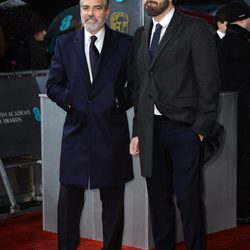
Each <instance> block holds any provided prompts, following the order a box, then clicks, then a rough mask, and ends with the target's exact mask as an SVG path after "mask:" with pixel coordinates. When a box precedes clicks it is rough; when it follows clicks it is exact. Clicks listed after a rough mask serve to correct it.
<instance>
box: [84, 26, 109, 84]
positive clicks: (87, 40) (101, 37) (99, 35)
mask: <svg viewBox="0 0 250 250" xmlns="http://www.w3.org/2000/svg"><path fill="white" fill-rule="evenodd" d="M91 36H93V35H92V34H90V33H89V32H88V31H87V30H86V29H85V30H84V44H85V48H84V49H85V55H86V59H87V64H88V69H89V76H90V82H91V83H92V82H93V76H92V71H91V66H90V59H89V47H90V42H91V40H90V37H91ZM95 36H96V37H97V40H96V41H95V46H96V48H97V49H98V51H99V54H101V51H102V46H103V41H104V36H105V28H104V27H103V28H102V29H101V30H100V31H98V32H97V33H96V34H95Z"/></svg>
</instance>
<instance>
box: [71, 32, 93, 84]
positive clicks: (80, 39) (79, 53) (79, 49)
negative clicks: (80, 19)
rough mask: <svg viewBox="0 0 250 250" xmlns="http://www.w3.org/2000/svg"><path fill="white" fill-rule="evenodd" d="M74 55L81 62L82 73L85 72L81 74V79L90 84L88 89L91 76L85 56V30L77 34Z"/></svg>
mask: <svg viewBox="0 0 250 250" xmlns="http://www.w3.org/2000/svg"><path fill="white" fill-rule="evenodd" d="M73 48H74V53H75V54H76V57H77V59H78V61H79V67H80V71H79V72H83V73H82V74H79V75H80V76H81V77H83V78H84V81H83V82H88V84H87V87H88V86H89V85H90V76H89V69H88V64H87V59H86V55H85V42H84V29H83V28H82V29H81V30H80V31H78V32H77V33H76V36H75V39H74V47H73Z"/></svg>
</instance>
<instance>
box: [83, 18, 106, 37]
mask: <svg viewBox="0 0 250 250" xmlns="http://www.w3.org/2000/svg"><path fill="white" fill-rule="evenodd" d="M89 20H91V21H89ZM104 24H105V21H103V22H101V23H100V22H98V20H97V19H96V18H95V17H92V16H91V17H89V18H87V19H82V25H83V26H84V27H85V28H86V30H87V31H88V32H89V33H96V32H98V31H99V30H100V29H101V28H102V27H103V26H104Z"/></svg>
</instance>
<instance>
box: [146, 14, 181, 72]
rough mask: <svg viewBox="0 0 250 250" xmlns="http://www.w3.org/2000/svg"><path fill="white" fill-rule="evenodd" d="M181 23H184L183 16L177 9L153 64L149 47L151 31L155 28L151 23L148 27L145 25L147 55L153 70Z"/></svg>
mask: <svg viewBox="0 0 250 250" xmlns="http://www.w3.org/2000/svg"><path fill="white" fill-rule="evenodd" d="M181 23H182V14H181V13H180V12H179V11H178V10H177V9H175V13H174V15H173V17H172V19H171V21H170V23H169V26H168V27H167V29H166V31H165V34H164V35H163V37H162V39H161V41H160V44H159V47H158V50H157V52H156V54H155V57H154V59H153V61H152V62H151V58H150V55H149V45H150V38H151V30H152V27H153V22H152V21H151V22H150V23H149V24H148V25H145V27H144V29H145V33H146V41H147V44H146V49H147V53H146V54H147V57H148V59H149V61H150V62H151V68H152V66H153V65H154V64H155V62H156V61H157V59H158V57H159V56H160V54H161V52H162V50H163V49H164V48H165V47H166V46H167V44H168V43H169V41H170V40H171V38H172V36H173V35H174V33H175V32H176V30H177V28H178V26H179V25H180V24H181ZM148 59H147V60H148Z"/></svg>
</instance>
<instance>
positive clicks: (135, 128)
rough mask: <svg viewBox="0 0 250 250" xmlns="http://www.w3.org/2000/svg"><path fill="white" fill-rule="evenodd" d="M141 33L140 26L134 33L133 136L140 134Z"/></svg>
mask: <svg viewBox="0 0 250 250" xmlns="http://www.w3.org/2000/svg"><path fill="white" fill-rule="evenodd" d="M141 33H142V28H139V29H138V30H137V31H136V32H135V35H134V48H135V53H134V60H133V62H134V63H133V66H134V76H135V84H134V94H133V100H134V119H133V131H132V136H133V137H135V136H138V114H137V110H138V99H139V95H140V81H139V73H138V68H137V63H136V62H137V56H138V53H137V50H136V48H138V47H139V45H140V39H141Z"/></svg>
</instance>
